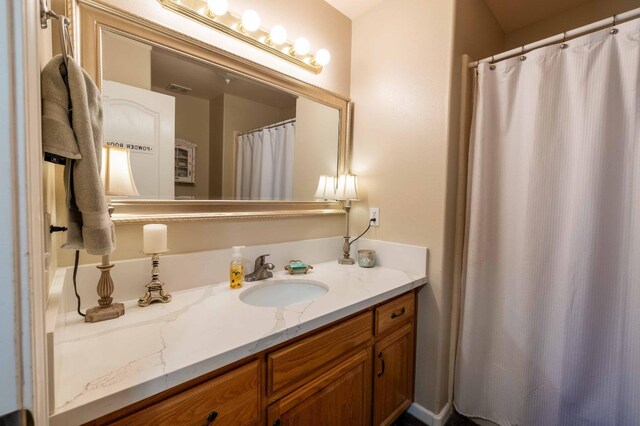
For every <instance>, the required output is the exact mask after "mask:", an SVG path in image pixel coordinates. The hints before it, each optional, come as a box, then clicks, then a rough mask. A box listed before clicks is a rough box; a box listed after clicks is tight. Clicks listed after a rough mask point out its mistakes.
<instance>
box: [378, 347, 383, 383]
mask: <svg viewBox="0 0 640 426" xmlns="http://www.w3.org/2000/svg"><path fill="white" fill-rule="evenodd" d="M378 359H379V360H380V362H382V368H381V369H380V371H378V377H382V374H383V373H384V358H383V357H382V352H378Z"/></svg>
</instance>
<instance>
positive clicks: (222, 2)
mask: <svg viewBox="0 0 640 426" xmlns="http://www.w3.org/2000/svg"><path fill="white" fill-rule="evenodd" d="M207 8H208V10H209V13H210V14H211V15H213V16H224V15H226V14H227V12H228V11H229V3H228V2H227V0H208V1H207Z"/></svg>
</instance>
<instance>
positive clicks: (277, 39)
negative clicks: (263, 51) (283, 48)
mask: <svg viewBox="0 0 640 426" xmlns="http://www.w3.org/2000/svg"><path fill="white" fill-rule="evenodd" d="M269 40H271V42H272V43H273V44H275V45H277V46H279V45H281V44H282V43H284V42H285V41H287V30H286V29H285V28H284V27H283V26H282V25H274V26H273V28H271V32H270V33H269Z"/></svg>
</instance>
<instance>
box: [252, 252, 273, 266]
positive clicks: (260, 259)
mask: <svg viewBox="0 0 640 426" xmlns="http://www.w3.org/2000/svg"><path fill="white" fill-rule="evenodd" d="M267 256H271V255H270V254H261V255H260V256H258V257H257V258H256V265H261V266H262V265H264V262H265V258H266V257H267Z"/></svg>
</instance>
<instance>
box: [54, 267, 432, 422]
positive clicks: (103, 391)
mask: <svg viewBox="0 0 640 426" xmlns="http://www.w3.org/2000/svg"><path fill="white" fill-rule="evenodd" d="M273 279H278V280H282V279H308V280H313V281H320V282H322V283H324V284H326V285H327V286H328V287H329V291H328V292H327V293H326V294H325V295H323V296H321V297H320V298H318V299H316V300H314V301H312V302H307V303H303V304H298V305H290V306H287V307H282V308H273V307H256V306H251V305H247V304H245V303H243V302H242V301H240V298H239V296H240V294H241V293H242V290H232V289H230V288H229V285H228V283H227V282H223V283H218V284H215V285H207V286H203V287H197V288H193V289H189V290H183V291H178V292H174V293H172V296H173V300H172V301H171V302H170V303H168V304H153V305H151V306H149V307H146V308H140V307H138V306H137V304H136V302H137V301H136V300H131V301H128V302H126V303H125V309H126V314H125V315H124V317H122V318H119V319H117V320H113V321H105V322H100V323H95V324H86V323H84V322H83V319H82V318H81V317H79V316H78V315H77V314H75V313H67V314H66V317H65V321H64V324H63V325H62V326H61V327H60V328H59V329H56V333H59V335H58V336H57V338H56V341H57V343H56V345H55V347H54V355H55V357H56V359H57V361H56V364H57V366H58V367H57V368H58V370H57V371H56V374H55V384H54V387H55V409H54V412H53V414H52V416H51V424H52V425H54V426H55V425H77V424H81V423H84V422H86V421H89V420H92V419H94V418H97V417H100V416H102V415H104V414H107V413H110V412H112V411H114V410H117V409H119V408H122V407H125V406H127V405H130V404H132V403H134V402H137V401H140V400H142V399H144V398H146V397H149V396H151V395H154V394H156V393H158V392H161V391H163V390H166V389H169V388H171V387H173V386H176V385H178V384H180V383H184V382H186V381H188V380H191V379H193V378H196V377H198V376H201V375H203V374H206V373H208V372H210V371H213V370H215V369H217V368H220V367H222V366H225V365H227V364H230V363H232V362H234V361H237V360H240V359H242V358H245V357H247V356H249V355H252V354H255V353H258V352H260V351H263V350H265V349H267V348H270V347H273V346H275V345H277V344H280V343H282V342H285V341H287V340H288V339H291V338H292V337H295V336H299V335H301V334H304V333H306V332H309V331H311V330H314V329H316V328H318V327H321V326H323V325H326V324H329V323H331V322H333V321H336V320H338V319H340V318H343V317H345V316H347V315H350V314H353V313H356V312H358V311H360V310H363V309H366V308H368V307H370V306H373V305H375V304H377V303H380V302H382V301H384V300H386V299H389V298H391V297H394V296H397V295H399V294H402V293H403V292H406V291H408V290H410V289H413V288H416V287H419V286H421V285H423V284H425V283H426V281H427V279H426V278H425V277H424V276H418V275H413V274H409V273H406V272H402V271H398V270H394V269H390V268H385V267H375V268H371V269H364V268H359V267H358V266H357V265H353V266H346V265H339V264H337V263H336V262H335V261H334V262H327V263H321V264H318V265H315V266H314V269H313V270H312V271H310V273H309V274H307V275H303V276H300V275H297V276H290V275H287V274H286V273H285V272H284V271H281V272H277V273H275V274H274V278H273ZM264 282H266V281H261V282H257V283H245V286H244V288H243V289H246V288H250V287H252V286H254V285H259V284H261V283H264Z"/></svg>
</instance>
